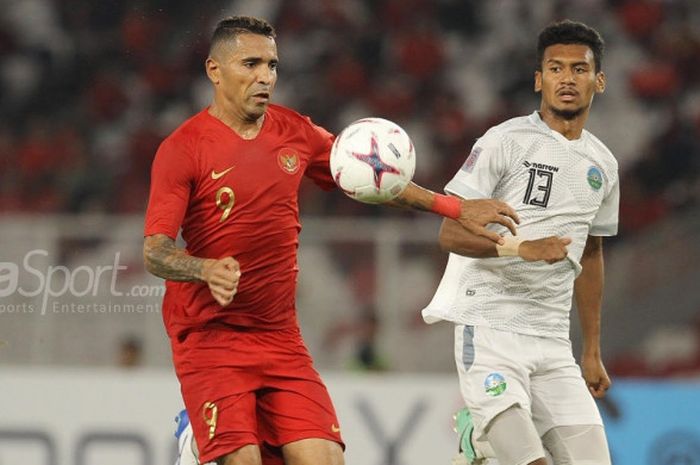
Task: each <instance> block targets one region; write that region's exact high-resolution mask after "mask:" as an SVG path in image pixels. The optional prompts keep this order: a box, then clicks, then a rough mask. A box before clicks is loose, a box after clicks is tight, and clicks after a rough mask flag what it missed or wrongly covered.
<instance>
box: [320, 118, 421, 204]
mask: <svg viewBox="0 0 700 465" xmlns="http://www.w3.org/2000/svg"><path fill="white" fill-rule="evenodd" d="M415 171H416V154H415V150H414V149H413V143H412V142H411V139H410V138H409V137H408V134H406V131H404V130H403V129H402V128H401V127H400V126H399V125H398V124H396V123H393V122H391V121H388V120H385V119H382V118H364V119H360V120H357V121H355V122H354V123H351V124H350V125H349V126H348V127H346V128H345V129H343V131H342V132H341V133H340V135H339V136H338V137H337V138H336V139H335V142H334V143H333V148H332V149H331V174H332V175H333V179H334V180H335V183H336V184H337V185H338V187H340V189H341V190H342V191H343V192H345V193H346V194H347V195H348V196H349V197H351V198H353V199H355V200H359V201H360V202H364V203H384V202H388V201H389V200H392V199H394V198H396V197H397V196H398V195H399V194H401V192H403V190H404V189H405V188H406V186H407V185H408V183H409V182H411V179H413V173H415Z"/></svg>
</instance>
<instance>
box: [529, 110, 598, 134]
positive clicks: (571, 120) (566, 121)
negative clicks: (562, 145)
mask: <svg viewBox="0 0 700 465" xmlns="http://www.w3.org/2000/svg"><path fill="white" fill-rule="evenodd" d="M589 110H590V107H587V108H584V109H582V110H581V111H579V112H572V113H568V112H559V111H556V110H554V109H553V108H551V107H547V106H545V104H544V103H542V105H540V118H542V121H544V122H545V124H547V126H549V128H550V129H552V130H554V131H557V132H558V133H559V134H561V135H562V136H564V137H566V138H567V139H569V140H575V139H578V138H579V137H581V133H582V132H583V126H584V125H585V124H586V120H587V119H588V111H589Z"/></svg>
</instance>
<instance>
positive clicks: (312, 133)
mask: <svg viewBox="0 0 700 465" xmlns="http://www.w3.org/2000/svg"><path fill="white" fill-rule="evenodd" d="M305 119H306V122H307V123H308V124H307V134H308V140H309V147H310V148H311V159H310V160H309V164H308V166H307V167H306V172H305V173H304V174H305V175H306V176H307V177H309V178H310V179H311V180H313V182H314V183H316V184H317V185H318V186H319V187H320V188H321V189H323V190H331V189H334V188H335V181H333V175H331V165H330V157H331V147H332V146H333V140H334V139H335V136H334V135H333V134H331V133H330V132H328V131H326V130H325V129H324V128H322V127H321V126H317V125H315V124H314V123H312V122H311V120H310V119H309V118H305Z"/></svg>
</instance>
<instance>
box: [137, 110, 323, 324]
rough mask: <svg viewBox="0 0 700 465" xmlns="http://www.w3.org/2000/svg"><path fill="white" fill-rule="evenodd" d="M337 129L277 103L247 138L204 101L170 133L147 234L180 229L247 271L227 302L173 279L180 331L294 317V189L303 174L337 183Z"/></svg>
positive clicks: (169, 289)
mask: <svg viewBox="0 0 700 465" xmlns="http://www.w3.org/2000/svg"><path fill="white" fill-rule="evenodd" d="M332 143H333V135H332V134H330V133H329V132H327V131H326V130H324V129H323V128H321V127H319V126H316V125H314V124H313V123H312V122H311V121H310V120H309V119H308V118H306V117H303V116H301V115H299V114H298V113H296V112H294V111H292V110H290V109H288V108H284V107H281V106H278V105H270V106H269V107H268V109H267V112H266V113H265V120H264V122H263V125H262V128H261V129H260V132H259V134H258V135H257V137H255V138H254V139H251V140H245V139H242V138H241V137H240V136H239V135H238V134H237V133H236V132H235V131H233V130H232V129H231V128H230V127H228V126H227V125H225V124H224V123H223V122H222V121H220V120H219V119H217V118H215V117H213V116H212V115H210V114H209V112H208V110H204V111H202V112H200V113H198V114H197V115H195V116H194V117H192V118H190V119H189V120H187V121H186V122H185V123H183V124H182V125H181V126H180V127H179V128H178V129H176V130H175V131H174V132H173V133H172V134H171V135H170V136H169V137H168V138H166V139H165V140H164V141H163V143H162V144H161V146H160V147H159V149H158V152H157V153H156V156H155V159H154V161H153V167H152V171H151V194H150V199H149V202H148V210H147V212H146V224H145V233H144V234H145V235H146V236H150V235H153V234H159V233H162V234H166V235H168V236H169V237H171V238H173V239H174V238H175V237H176V236H177V233H178V231H179V229H180V227H182V237H183V238H184V240H185V242H186V244H187V246H186V248H187V252H188V253H189V254H190V255H192V256H195V257H201V258H223V257H227V256H231V257H233V258H235V259H236V260H238V261H239V262H240V266H241V279H240V282H239V284H238V291H237V293H236V295H235V297H234V298H233V302H232V303H231V304H229V305H228V306H227V307H225V308H222V307H221V306H220V305H219V304H218V303H217V302H216V301H215V300H214V297H212V295H211V293H210V291H209V288H208V286H207V284H206V283H203V282H175V281H167V282H166V293H165V297H164V299H163V320H164V322H165V326H166V329H167V331H168V334H169V335H170V336H171V337H176V336H178V335H180V334H182V333H184V332H187V331H189V330H191V329H196V328H198V327H201V326H202V325H204V324H206V323H210V322H222V323H226V324H230V325H237V326H245V327H254V328H261V329H279V328H287V327H291V326H294V325H296V309H295V291H296V280H297V272H298V268H297V258H296V252H297V247H298V244H299V231H300V230H301V224H300V223H299V208H298V203H297V194H298V191H299V184H300V182H301V177H302V175H306V176H308V177H310V178H311V179H312V180H313V181H314V182H316V184H318V185H319V186H321V187H322V188H323V189H326V190H329V189H332V188H333V187H335V183H334V182H333V178H332V176H331V173H330V167H329V156H330V149H331V145H332Z"/></svg>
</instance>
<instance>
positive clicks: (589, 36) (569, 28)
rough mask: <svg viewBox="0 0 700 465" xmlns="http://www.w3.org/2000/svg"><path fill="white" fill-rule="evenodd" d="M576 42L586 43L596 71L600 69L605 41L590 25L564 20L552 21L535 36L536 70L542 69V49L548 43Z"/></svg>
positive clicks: (578, 43)
mask: <svg viewBox="0 0 700 465" xmlns="http://www.w3.org/2000/svg"><path fill="white" fill-rule="evenodd" d="M557 44H577V45H586V46H588V48H590V49H591V51H592V52H593V60H594V62H595V71H596V73H597V72H598V71H600V70H601V66H602V61H603V53H604V51H605V42H604V41H603V37H601V35H600V34H599V33H598V31H596V30H595V29H593V28H592V27H590V26H586V25H585V24H583V23H579V22H577V21H571V20H568V19H566V20H564V21H559V22H556V23H552V24H550V25H549V26H547V27H546V28H544V29H542V31H541V32H540V35H539V36H538V37H537V70H538V71H542V60H543V59H544V51H545V49H546V48H547V47H549V46H550V45H557Z"/></svg>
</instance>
